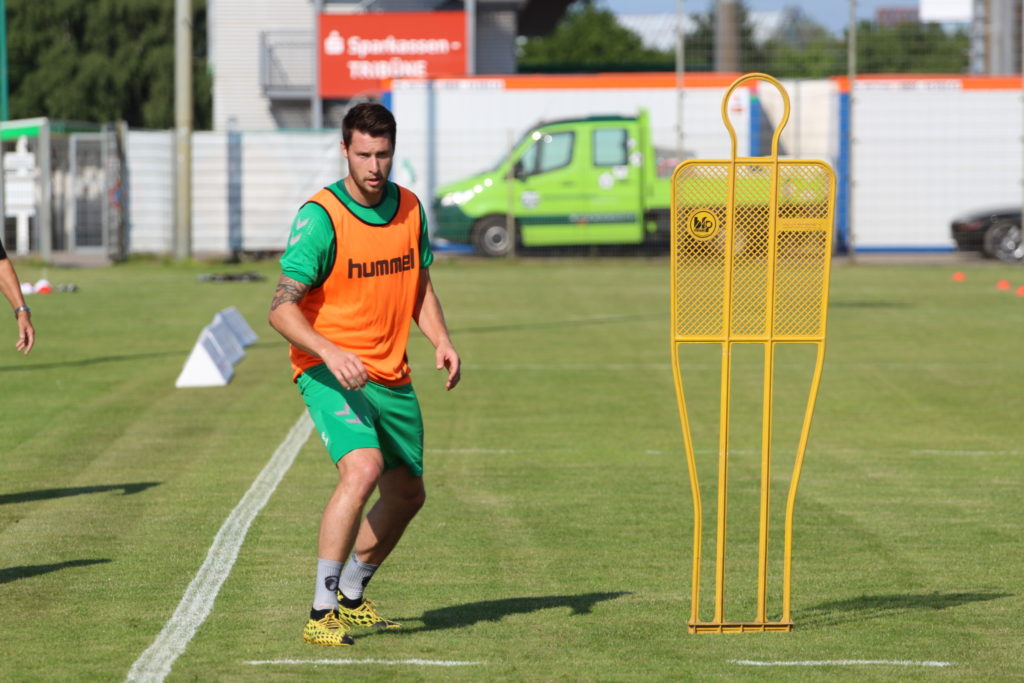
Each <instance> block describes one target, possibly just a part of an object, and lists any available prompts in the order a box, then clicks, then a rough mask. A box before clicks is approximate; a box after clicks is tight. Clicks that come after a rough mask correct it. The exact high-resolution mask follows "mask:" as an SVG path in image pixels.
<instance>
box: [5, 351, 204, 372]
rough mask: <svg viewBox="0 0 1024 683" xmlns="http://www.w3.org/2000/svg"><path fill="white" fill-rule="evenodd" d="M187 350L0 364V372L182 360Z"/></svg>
mask: <svg viewBox="0 0 1024 683" xmlns="http://www.w3.org/2000/svg"><path fill="white" fill-rule="evenodd" d="M188 354H189V350H185V351H149V352H147V353H125V354H121V355H119V356H95V357H93V358H76V359H74V360H62V361H55V362H53V363H25V364H22V365H0V372H14V371H16V370H21V371H32V370H53V369H54V368H83V367H85V366H87V365H100V364H101V363H123V362H125V361H133V360H145V359H148V358H181V359H182V362H184V360H185V358H186V357H188Z"/></svg>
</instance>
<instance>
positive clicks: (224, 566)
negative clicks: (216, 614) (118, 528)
mask: <svg viewBox="0 0 1024 683" xmlns="http://www.w3.org/2000/svg"><path fill="white" fill-rule="evenodd" d="M312 431H313V421H312V420H310V419H309V415H308V413H306V412H305V411H303V413H302V415H300V416H299V419H298V420H297V421H296V422H295V425H294V426H293V427H292V428H291V431H289V432H288V435H287V436H286V437H285V438H284V441H282V442H281V444H280V445H279V446H278V447H277V450H275V451H274V454H273V455H272V456H271V457H270V461H269V462H268V463H267V465H266V467H264V468H263V471H262V472H260V474H259V476H258V477H256V481H254V482H253V483H252V486H250V487H249V490H248V491H246V493H245V495H244V496H242V500H240V501H239V502H238V505H236V506H235V509H234V510H232V511H231V514H230V515H228V518H227V519H226V520H225V521H224V524H223V525H221V527H220V531H218V532H217V535H216V536H215V537H214V539H213V544H212V545H211V546H210V550H209V551H208V552H207V553H206V560H205V561H204V562H203V565H202V566H201V567H200V568H199V571H198V572H196V575H195V577H194V578H193V579H192V583H190V584H189V585H188V588H187V589H185V594H184V595H183V596H182V598H181V602H179V603H178V608H177V609H175V610H174V614H173V615H171V618H170V619H169V620H168V621H167V623H166V624H164V628H163V630H162V631H160V635H158V636H157V637H156V639H155V640H154V641H153V644H152V645H150V646H149V648H147V649H146V651H145V652H143V653H142V654H141V655H140V656H139V658H138V659H136V660H135V663H134V664H133V665H132V668H131V670H130V671H129V672H128V676H127V678H126V679H125V680H126V681H146V682H153V683H158V682H159V681H163V680H164V678H165V677H166V676H167V674H169V673H170V672H171V667H172V666H173V665H174V662H175V660H176V659H177V658H178V657H179V656H180V655H181V653H183V652H184V651H185V648H186V647H187V646H188V643H189V641H190V640H192V636H194V635H195V633H196V631H197V630H198V629H199V627H200V626H201V625H202V623H203V622H204V621H205V620H206V617H208V616H209V614H210V610H211V609H212V608H213V601H214V599H216V597H217V593H219V592H220V587H221V586H222V585H223V584H224V580H225V579H227V577H228V574H230V573H231V568H232V567H233V566H234V564H235V560H236V559H238V552H239V550H240V549H241V547H242V542H243V541H244V540H245V536H246V534H247V533H248V532H249V525H250V524H252V520H253V519H254V518H255V517H256V515H257V514H259V512H260V510H262V509H263V506H264V505H266V504H267V501H268V500H269V499H270V496H271V495H272V494H273V493H274V489H276V488H277V485H278V483H279V482H280V481H281V479H282V478H283V477H284V474H285V472H287V471H288V468H290V467H291V466H292V463H293V462H294V461H295V456H296V455H297V454H298V452H299V449H301V448H302V445H303V444H305V443H306V441H307V440H308V439H309V435H310V433H312Z"/></svg>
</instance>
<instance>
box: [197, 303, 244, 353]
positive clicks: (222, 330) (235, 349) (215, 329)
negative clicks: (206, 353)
mask: <svg viewBox="0 0 1024 683" xmlns="http://www.w3.org/2000/svg"><path fill="white" fill-rule="evenodd" d="M206 329H208V330H209V331H210V334H212V335H213V339H214V341H216V342H217V344H218V345H219V346H220V348H221V351H223V352H224V357H225V358H227V359H228V362H229V363H231V364H232V365H234V364H235V363H237V362H238V361H240V360H242V359H243V358H244V357H245V350H244V349H243V348H242V342H241V340H239V338H238V337H236V336H235V331H234V330H232V329H231V328H230V327H229V326H228V324H227V322H225V320H224V318H223V317H221V315H220V313H218V314H217V315H215V316H214V317H213V322H212V323H210V324H209V325H207V326H206Z"/></svg>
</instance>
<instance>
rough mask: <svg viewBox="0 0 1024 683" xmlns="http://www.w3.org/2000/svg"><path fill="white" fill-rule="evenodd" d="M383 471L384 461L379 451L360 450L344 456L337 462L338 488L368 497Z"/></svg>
mask: <svg viewBox="0 0 1024 683" xmlns="http://www.w3.org/2000/svg"><path fill="white" fill-rule="evenodd" d="M383 471H384V460H383V458H382V457H381V455H380V451H377V450H376V449H370V448H361V449H357V450H354V451H351V452H349V453H347V454H345V456H344V457H342V459H341V460H339V461H338V477H339V479H338V486H339V488H345V489H351V490H357V491H359V492H360V493H363V494H365V496H366V497H368V496H369V495H370V493H371V492H372V491H373V489H374V488H375V487H376V486H377V482H379V481H380V476H381V474H382V473H383Z"/></svg>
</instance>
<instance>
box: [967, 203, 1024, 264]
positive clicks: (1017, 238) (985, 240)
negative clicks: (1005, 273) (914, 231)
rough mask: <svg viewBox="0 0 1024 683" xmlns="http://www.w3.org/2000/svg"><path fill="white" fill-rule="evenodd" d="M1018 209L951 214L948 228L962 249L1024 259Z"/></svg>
mask: <svg viewBox="0 0 1024 683" xmlns="http://www.w3.org/2000/svg"><path fill="white" fill-rule="evenodd" d="M1020 213H1021V212H1020V209H1019V208H1002V209H988V210H982V211H974V212H972V213H969V214H966V215H964V216H961V217H959V218H954V219H953V222H952V224H951V225H950V229H951V232H952V235H953V239H954V240H956V246H957V248H958V249H960V250H961V251H980V252H981V253H982V254H984V255H985V256H987V257H989V258H997V259H999V260H1001V261H1021V260H1024V242H1022V241H1021V232H1020V224H1021V223H1020V220H1021V216H1020Z"/></svg>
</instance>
